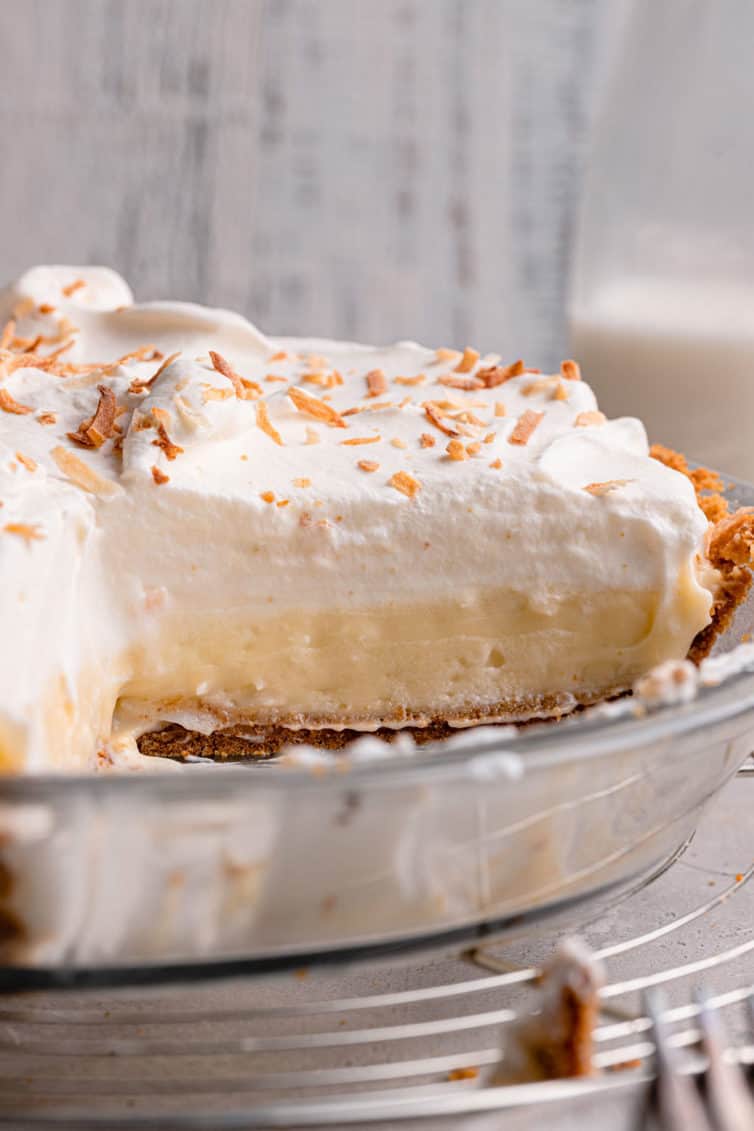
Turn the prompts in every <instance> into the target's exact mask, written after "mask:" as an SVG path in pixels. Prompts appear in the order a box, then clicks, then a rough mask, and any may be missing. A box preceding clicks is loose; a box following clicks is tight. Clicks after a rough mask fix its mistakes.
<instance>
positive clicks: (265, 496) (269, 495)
mask: <svg viewBox="0 0 754 1131" xmlns="http://www.w3.org/2000/svg"><path fill="white" fill-rule="evenodd" d="M259 498H260V499H261V500H262V502H263V503H274V502H275V492H274V491H262V492H260V495H259Z"/></svg>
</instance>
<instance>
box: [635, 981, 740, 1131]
mask: <svg viewBox="0 0 754 1131" xmlns="http://www.w3.org/2000/svg"><path fill="white" fill-rule="evenodd" d="M644 1000H645V1008H646V1012H647V1015H648V1017H649V1019H650V1021H651V1022H652V1037H653V1040H654V1046H655V1069H656V1073H657V1080H656V1083H655V1094H654V1098H655V1111H656V1114H657V1116H658V1117H659V1124H660V1127H661V1128H662V1129H663V1131H710V1123H709V1121H708V1120H707V1117H706V1115H705V1114H704V1107H703V1106H702V1102H701V1100H700V1098H699V1093H698V1092H697V1090H696V1086H695V1084H694V1081H693V1078H691V1077H690V1076H685V1075H683V1074H682V1073H681V1072H679V1071H678V1052H677V1050H676V1049H675V1048H674V1047H673V1045H672V1044H671V1043H670V1039H669V1035H668V1030H667V1025H666V1023H665V1020H664V1017H663V1013H664V1009H665V998H664V995H662V994H660V993H658V992H657V991H656V990H655V991H650V992H647V994H646V995H645V999H644ZM748 1131H751V1128H749V1129H748Z"/></svg>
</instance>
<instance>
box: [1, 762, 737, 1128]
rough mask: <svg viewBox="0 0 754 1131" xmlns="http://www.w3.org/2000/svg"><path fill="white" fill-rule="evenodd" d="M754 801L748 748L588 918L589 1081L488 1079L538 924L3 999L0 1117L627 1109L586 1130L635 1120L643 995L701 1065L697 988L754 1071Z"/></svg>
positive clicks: (171, 1119) (44, 1122)
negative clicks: (412, 953) (322, 965)
mask: <svg viewBox="0 0 754 1131" xmlns="http://www.w3.org/2000/svg"><path fill="white" fill-rule="evenodd" d="M752 800H754V761H753V760H752V759H750V760H749V762H748V763H747V764H746V765H745V766H744V767H743V769H742V771H741V772H740V773H739V775H738V777H737V778H736V779H735V780H734V781H733V782H732V783H731V784H730V785H729V786H728V788H727V789H726V791H725V792H724V794H723V795H722V797H721V798H720V799H719V800H718V801H717V802H716V803H715V804H714V805H713V806H712V808H711V809H710V810H709V811H708V812H707V814H706V816H705V818H704V820H703V822H702V825H701V827H700V829H699V832H698V833H697V835H696V837H695V839H694V841H693V842H692V844H691V845H690V846H689V847H688V848H687V850H686V852H685V854H684V855H683V856H682V857H681V858H680V859H679V860H678V861H677V862H676V863H675V864H674V865H673V867H671V868H670V869H669V870H668V871H666V872H665V873H664V874H663V875H662V876H661V877H660V878H659V879H657V880H655V881H654V882H653V883H652V884H651V885H650V886H649V887H647V888H645V889H644V890H643V891H640V892H635V893H634V894H633V895H632V896H631V897H630V898H629V899H628V900H627V901H626V902H624V903H622V904H621V905H620V906H618V907H617V908H614V909H613V910H612V911H610V912H608V914H607V915H605V916H603V918H601V919H600V920H599V921H597V922H595V923H593V924H591V925H589V926H587V927H583V928H582V932H581V933H582V935H583V936H584V937H585V938H586V940H587V941H588V943H589V944H590V945H591V946H592V947H593V948H594V949H595V950H596V951H597V953H598V954H599V955H600V956H601V958H602V959H603V961H604V963H605V965H606V968H607V972H608V984H607V985H606V987H605V989H604V991H603V994H602V1009H601V1016H600V1021H599V1025H598V1027H597V1030H596V1033H595V1038H596V1040H595V1047H596V1055H595V1066H596V1067H597V1068H598V1069H600V1070H601V1071H600V1073H599V1074H598V1075H596V1076H595V1077H593V1078H587V1079H581V1080H574V1081H563V1082H553V1083H542V1084H528V1085H517V1086H505V1087H493V1086H491V1085H490V1083H489V1077H490V1075H491V1072H492V1069H493V1067H494V1066H495V1065H496V1064H497V1063H498V1062H499V1059H500V1049H501V1044H502V1038H503V1034H504V1033H505V1031H506V1027H507V1026H509V1025H510V1024H511V1023H512V1022H514V1021H515V1019H516V1018H517V1017H518V1016H520V1015H521V1014H523V1013H526V1012H528V1011H530V1010H531V1009H532V1008H535V1007H536V1000H537V998H536V993H537V991H536V987H535V986H534V984H533V982H534V978H535V975H536V966H537V963H538V962H539V961H541V960H542V959H543V958H544V957H546V956H547V954H548V953H550V951H551V950H552V947H553V938H552V937H551V936H545V935H544V934H541V935H531V934H529V935H527V936H526V937H525V938H521V939H518V940H514V941H513V942H511V941H509V940H507V941H506V942H505V944H502V943H500V944H497V945H495V944H489V945H486V946H484V947H482V948H477V949H475V950H474V951H471V952H467V953H464V954H461V955H459V954H452V955H442V956H437V955H435V956H433V957H431V958H427V959H425V960H424V961H423V962H422V963H421V964H418V963H417V961H416V960H415V959H414V960H412V962H411V964H408V963H405V964H401V965H399V966H395V965H392V966H390V967H387V966H384V965H375V964H372V965H369V966H364V965H361V966H354V967H351V968H346V969H343V970H338V971H332V970H330V971H327V970H316V971H315V970H312V971H308V970H306V969H302V970H300V971H298V972H296V974H295V975H286V976H285V977H282V976H279V977H268V978H257V979H253V980H252V979H246V980H244V981H236V982H232V983H225V984H222V985H219V986H218V985H216V984H214V985H196V984H192V985H190V986H184V987H182V988H170V989H169V990H168V989H153V990H149V991H144V990H139V991H119V992H118V993H111V994H105V993H103V992H101V991H97V992H94V991H87V992H79V993H76V994H73V993H70V992H68V993H54V994H53V993H44V994H29V993H27V994H6V995H4V996H2V997H0V1126H11V1127H13V1128H18V1129H21V1128H24V1127H30V1128H39V1127H56V1128H60V1127H65V1128H76V1129H77V1131H78V1129H81V1131H83V1129H84V1128H87V1127H100V1128H108V1129H115V1128H124V1129H125V1128H142V1129H143V1128H149V1129H150V1131H158V1129H162V1128H165V1129H167V1128H170V1129H176V1131H177V1129H181V1128H195V1129H209V1128H211V1129H212V1131H221V1129H222V1128H258V1127H311V1126H319V1127H323V1126H324V1127H328V1128H334V1127H338V1126H345V1125H354V1124H356V1125H358V1124H369V1125H370V1126H372V1127H387V1126H390V1127H393V1126H395V1125H401V1126H403V1125H405V1124H406V1123H407V1122H408V1121H410V1120H414V1119H415V1120H421V1119H424V1120H427V1119H430V1124H429V1125H430V1126H432V1127H437V1126H440V1125H443V1124H446V1125H448V1126H453V1127H458V1126H461V1125H463V1126H466V1122H465V1121H466V1120H470V1121H471V1122H470V1123H469V1124H468V1125H469V1126H470V1127H471V1126H473V1127H477V1126H481V1124H480V1123H479V1120H480V1119H483V1114H484V1113H488V1115H489V1113H493V1112H495V1111H501V1110H502V1109H506V1112H507V1114H506V1123H505V1126H506V1127H509V1126H515V1127H521V1128H523V1127H532V1128H533V1127H541V1126H543V1125H546V1126H552V1125H554V1124H557V1125H558V1126H559V1127H560V1126H566V1125H567V1126H571V1124H570V1123H568V1118H569V1112H570V1113H575V1118H576V1119H577V1122H574V1123H573V1126H577V1125H578V1126H579V1127H581V1128H586V1126H587V1123H588V1120H587V1115H586V1114H585V1109H584V1107H583V1105H584V1103H585V1102H587V1101H588V1102H589V1104H591V1105H595V1104H596V1105H603V1106H602V1107H601V1108H600V1110H604V1105H605V1104H610V1105H617V1106H614V1107H611V1108H610V1111H611V1114H610V1116H609V1120H610V1122H607V1121H606V1120H607V1117H605V1116H604V1115H603V1117H602V1119H603V1121H602V1122H600V1121H599V1120H598V1122H596V1123H595V1124H594V1126H595V1127H596V1126H603V1127H604V1126H610V1127H611V1128H615V1129H616V1131H618V1129H619V1128H621V1127H623V1126H626V1127H629V1126H633V1125H634V1124H633V1123H632V1122H631V1120H632V1119H633V1118H634V1115H635V1111H634V1109H635V1107H636V1104H638V1103H641V1102H644V1094H645V1093H646V1090H647V1087H648V1081H649V1080H650V1078H651V1055H652V1051H653V1050H652V1044H651V1040H650V1036H649V1030H650V1023H649V1020H648V1019H647V1017H646V1016H645V1014H644V1011H643V1008H642V1004H641V1000H642V998H641V995H642V994H643V992H644V991H645V990H647V989H648V988H649V987H661V988H662V989H663V992H664V993H665V994H666V1000H667V1007H666V1010H665V1016H666V1019H667V1020H668V1022H669V1024H670V1025H671V1026H672V1030H673V1041H674V1042H675V1043H676V1044H677V1045H678V1046H679V1047H682V1048H686V1049H687V1050H688V1058H689V1059H688V1066H689V1070H690V1071H694V1070H696V1069H698V1068H699V1066H700V1058H699V1054H698V1052H697V1051H696V1045H697V1038H698V1032H697V1023H696V1020H697V1016H698V1007H697V1005H696V1004H695V1002H694V997H693V991H694V989H695V987H698V986H703V987H704V990H705V993H706V995H707V996H708V998H709V1000H710V1001H711V1003H712V1004H713V1005H715V1006H717V1007H718V1008H719V1009H720V1010H721V1011H722V1014H723V1017H724V1019H725V1023H726V1025H727V1028H728V1032H729V1034H730V1037H731V1051H730V1055H731V1056H733V1057H735V1058H736V1059H738V1060H739V1061H741V1062H742V1063H744V1064H748V1065H750V1066H754V1043H753V1039H752V1036H751V1027H750V1021H751V1018H750V1017H749V1016H748V1011H749V1008H750V1000H751V994H752V991H753V990H754V884H752V883H750V880H751V877H752V875H753V874H754V865H753V864H752V855H754V854H753V853H752V847H753V846H752V834H751V831H750V830H751V826H750V811H751V802H752ZM585 835H588V834H587V832H586V830H585ZM632 1105H633V1106H632ZM545 1112H546V1115H545V1114H544V1113H545ZM632 1112H633V1113H634V1114H631V1113H632ZM624 1119H625V1120H628V1122H625V1123H624V1122H623V1120H624ZM511 1120H514V1121H515V1122H511ZM529 1120H531V1122H529ZM542 1120H544V1124H543V1122H542ZM461 1121H462V1122H461ZM425 1125H426V1124H425ZM497 1125H498V1124H497V1123H496V1124H495V1126H497ZM484 1126H485V1128H486V1127H488V1126H492V1125H491V1124H487V1123H484Z"/></svg>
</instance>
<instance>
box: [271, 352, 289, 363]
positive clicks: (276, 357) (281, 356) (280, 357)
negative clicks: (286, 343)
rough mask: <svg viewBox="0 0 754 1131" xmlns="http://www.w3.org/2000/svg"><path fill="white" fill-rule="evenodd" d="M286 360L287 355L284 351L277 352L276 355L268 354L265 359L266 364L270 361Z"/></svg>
mask: <svg viewBox="0 0 754 1131" xmlns="http://www.w3.org/2000/svg"><path fill="white" fill-rule="evenodd" d="M287 360H288V354H287V353H286V352H285V350H278V351H277V353H273V354H270V356H269V357H268V358H267V361H268V362H270V361H287Z"/></svg>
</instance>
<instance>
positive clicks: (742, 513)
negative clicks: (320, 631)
mask: <svg viewBox="0 0 754 1131" xmlns="http://www.w3.org/2000/svg"><path fill="white" fill-rule="evenodd" d="M650 454H651V455H652V456H653V458H654V459H657V460H659V461H660V462H661V463H664V464H665V465H666V466H667V467H670V468H672V469H673V470H674V471H678V472H680V473H681V474H683V475H685V476H686V477H687V478H688V479H689V480H690V481H691V483H692V484H693V486H694V490H695V492H696V496H697V501H698V503H699V506H700V508H701V510H702V511H703V512H704V513H705V515H706V516H707V518H708V520H709V523H710V526H709V532H708V535H707V546H706V551H707V558H708V560H709V562H710V565H711V566H712V567H713V568H714V569H716V570H717V571H718V574H719V575H720V578H721V582H720V587H719V589H718V593H717V596H716V599H715V603H714V605H713V608H712V619H711V621H710V623H709V624H708V625H707V626H706V628H704V629H703V630H702V631H701V632H699V633H698V634H697V636H696V637H695V638H694V640H693V642H692V645H691V647H690V649H689V651H688V657H687V658H688V659H689V660H691V661H692V662H693V663H695V664H699V663H700V662H701V661H702V660H703V659H704V658H705V657H706V656H708V655H709V653H710V651H711V649H712V647H713V645H714V643H715V641H716V640H717V638H718V637H719V636H721V635H722V634H723V633H724V632H725V631H726V629H727V628H728V627H729V626H730V623H731V621H732V619H733V617H734V615H735V612H736V609H737V608H738V607H739V605H741V604H742V602H743V601H744V600H745V598H746V596H747V594H748V592H749V590H750V588H751V585H752V564H753V563H754V507H742V508H740V509H739V510H737V511H735V512H733V513H731V512H730V509H729V505H728V502H727V500H726V499H725V498H724V496H723V495H722V494H721V493H720V492H721V491H722V489H723V483H722V480H721V479H720V476H719V475H718V474H717V473H716V472H713V471H710V470H709V469H708V468H690V467H689V466H688V463H687V461H686V458H685V457H684V456H683V455H682V454H681V453H680V452H676V451H673V449H671V448H666V447H663V446H662V445H661V444H655V445H653V447H652V449H651V453H650ZM627 690H628V689H627V688H612V689H610V688H608V689H602V690H601V691H600V692H599V693H596V692H594V693H591V694H589V693H585V694H580V695H575V696H573V697H572V698H569V700H568V704H567V705H566V703H565V702H564V700H563V697H562V696H556V695H552V696H540V697H536V698H535V699H532V700H528V701H526V702H524V701H521V702H517V703H510V702H507V703H506V702H500V703H498V704H495V705H494V706H492V707H489V706H488V707H486V708H485V710H484V712H482V711H481V709H476V710H473V709H472V710H469V711H466V712H464V714H463V716H459V717H458V718H456V719H455V720H448V719H447V718H430V719H428V721H427V722H426V723H425V724H423V725H421V726H418V725H412V724H411V723H410V721H409V718H408V716H407V714H406V712H405V711H404V712H401V711H398V712H396V716H395V719H391V720H390V721H391V722H393V723H394V725H393V726H380V727H378V728H377V729H374V730H369V731H365V730H357V729H354V728H349V727H347V726H345V727H343V726H338V727H337V728H336V727H335V726H334V725H330V726H328V725H327V724H328V722H330V723H331V724H332V720H321V721H319V725H317V724H318V720H311V719H310V720H303V719H302V720H299V719H297V720H295V725H293V724H294V720H289V721H288V722H289V725H287V726H286V725H285V720H281V721H279V722H275V723H267V724H259V723H255V722H253V721H244V722H236V723H234V724H230V725H228V723H229V720H222V723H223V724H224V725H221V726H219V727H218V729H217V730H215V731H214V732H213V733H212V734H209V735H207V734H200V733H199V732H197V731H192V730H188V729H186V728H184V727H182V726H180V725H178V724H177V723H170V724H168V725H166V726H165V727H163V728H162V729H160V730H156V731H149V732H147V733H145V734H143V735H141V737H140V738H139V739H138V740H137V741H138V747H139V750H140V752H141V753H142V754H147V755H150V756H152V757H159V758H170V759H173V760H177V761H185V760H186V759H187V758H190V757H202V758H208V759H211V760H216V761H237V760H239V759H249V758H252V759H266V758H273V757H274V756H275V755H276V754H278V753H279V752H280V750H281V749H282V748H283V747H284V746H298V745H308V746H316V747H319V748H321V749H326V750H344V749H345V748H346V747H347V746H349V745H350V743H351V742H353V741H354V740H355V739H357V738H362V737H363V736H364V734H365V733H366V734H372V735H375V736H376V737H377V738H380V739H382V740H383V741H385V742H388V743H389V742H391V741H393V740H394V739H395V737H396V736H397V735H398V734H405V733H408V734H410V735H411V736H412V737H413V739H414V741H415V742H416V743H417V745H424V744H426V743H428V742H436V741H438V740H441V739H444V738H448V737H449V736H450V735H453V734H457V733H458V730H459V726H474V725H484V726H506V725H509V724H510V723H516V724H517V725H522V724H523V725H525V724H526V723H528V722H542V721H553V722H554V721H557V720H558V719H559V718H561V717H562V716H563V715H564V714H566V713H570V712H571V711H572V710H574V709H575V710H578V709H579V708H583V707H586V706H590V705H592V704H594V703H596V702H598V701H600V700H604V699H610V698H614V697H615V696H617V695H620V694H625V693H627ZM574 700H575V706H574ZM402 719H405V722H402V721H401V720H402ZM307 721H308V722H309V723H310V724H311V725H310V726H308V727H307V726H305V725H301V724H303V723H305V722H307ZM453 721H455V723H456V725H455V726H454V725H452V723H453Z"/></svg>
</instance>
